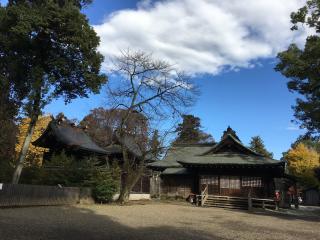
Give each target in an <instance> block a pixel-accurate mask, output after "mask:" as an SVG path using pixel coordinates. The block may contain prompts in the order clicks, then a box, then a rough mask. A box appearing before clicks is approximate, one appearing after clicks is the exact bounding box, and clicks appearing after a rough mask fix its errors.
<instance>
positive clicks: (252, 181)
mask: <svg viewBox="0 0 320 240" xmlns="http://www.w3.org/2000/svg"><path fill="white" fill-rule="evenodd" d="M241 184H242V186H243V187H262V178H261V177H242V181H241Z"/></svg>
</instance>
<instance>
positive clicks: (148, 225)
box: [0, 203, 320, 240]
mask: <svg viewBox="0 0 320 240" xmlns="http://www.w3.org/2000/svg"><path fill="white" fill-rule="evenodd" d="M0 239H1V240H9V239H10V240H15V239H17V240H22V239H23V240H29V239H30V240H31V239H32V240H40V239H43V240H47V239H48V240H51V239H52V240H53V239H54V240H56V239H57V240H58V239H59V240H60V239H77V240H82V239H83V240H84V239H86V240H90V239H103V240H104V239H108V240H109V239H111V240H113V239H119V240H120V239H121V240H126V239H141V240H142V239H143V240H147V239H150V240H151V239H152V240H157V239H168V240H171V239H172V240H179V239H181V240H182V239H183V240H187V239H197V240H203V239H261V240H263V239H277V240H280V239H290V240H292V239H299V240H303V239H308V240H312V239H317V240H319V239H320V217H319V216H316V215H314V216H309V217H305V216H301V215H288V214H284V213H281V214H274V213H271V212H260V213H249V212H246V211H231V210H223V209H217V208H197V207H191V206H179V205H172V204H161V203H157V204H147V205H133V206H104V205H95V206H75V207H36V208H18V209H0Z"/></svg>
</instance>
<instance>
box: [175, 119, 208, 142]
mask: <svg viewBox="0 0 320 240" xmlns="http://www.w3.org/2000/svg"><path fill="white" fill-rule="evenodd" d="M182 118H183V121H182V123H180V124H178V127H177V128H176V132H177V134H178V136H177V138H176V139H175V140H174V142H173V144H180V143H186V144H193V143H206V142H213V141H214V140H213V138H212V136H211V135H210V134H207V133H205V132H203V131H202V130H201V128H202V127H201V124H200V118H198V117H195V116H193V115H183V116H182Z"/></svg>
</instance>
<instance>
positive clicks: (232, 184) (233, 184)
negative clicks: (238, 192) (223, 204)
mask: <svg viewBox="0 0 320 240" xmlns="http://www.w3.org/2000/svg"><path fill="white" fill-rule="evenodd" d="M220 188H229V189H240V178H239V177H228V176H222V177H220Z"/></svg>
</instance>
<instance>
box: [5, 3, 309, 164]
mask: <svg viewBox="0 0 320 240" xmlns="http://www.w3.org/2000/svg"><path fill="white" fill-rule="evenodd" d="M0 2H2V3H3V2H4V1H3V0H0ZM209 2H210V1H209ZM303 2H304V1H303V0H292V1H289V2H288V1H287V0H261V1H256V0H243V1H236V0H229V1H221V0H220V1H218V0H213V1H211V2H210V3H208V1H204V0H198V1H190V0H179V1H178V0H170V1H157V2H154V1H140V2H138V1H134V0H117V1H105V0H95V1H94V3H93V4H92V5H91V6H89V7H88V8H86V9H84V10H83V11H84V13H85V14H87V16H88V18H89V21H90V24H92V25H93V26H94V27H95V29H96V31H97V33H98V34H99V36H100V37H101V46H100V48H99V50H100V51H101V52H102V53H103V54H104V55H105V57H106V59H108V57H109V56H111V55H112V54H116V52H117V51H118V50H119V49H121V48H123V47H130V48H138V49H142V50H145V51H148V52H152V53H153V54H154V55H155V56H156V57H160V58H164V59H166V60H168V61H169V62H172V63H173V64H176V65H177V66H178V67H180V68H181V69H182V70H185V71H187V72H190V73H191V74H193V76H195V77H194V80H195V82H196V83H197V84H198V85H199V86H200V90H201V95H200V96H199V100H198V101H197V103H196V104H195V106H194V107H193V108H192V109H190V110H189V113H191V114H194V115H196V116H199V117H200V118H201V121H202V125H203V127H204V130H205V131H207V132H209V133H211V134H212V135H213V137H214V138H215V139H216V140H219V139H220V137H221V134H222V132H223V131H224V130H225V129H226V128H227V127H228V125H230V126H231V127H232V128H233V129H234V130H235V131H236V132H237V134H238V136H239V137H240V139H241V140H242V141H243V142H244V143H245V144H248V143H249V141H250V138H251V137H252V136H255V135H260V136H261V137H262V139H263V140H264V142H265V145H266V147H267V148H268V150H270V151H272V152H274V154H275V158H277V159H279V158H280V157H281V156H282V152H284V151H286V150H287V149H288V148H289V147H290V144H291V143H292V142H293V141H295V139H296V138H297V137H298V136H299V135H300V134H302V133H303V130H299V129H298V128H297V126H296V125H294V124H292V123H291V120H292V119H294V117H293V111H292V109H291V106H292V105H293V104H294V103H295V98H296V97H297V96H296V95H294V94H293V93H290V92H289V91H288V89H287V87H286V82H287V80H286V79H285V78H284V77H283V76H281V74H280V73H278V72H275V71H274V67H275V64H276V58H275V56H276V53H277V52H279V51H281V50H283V49H285V48H286V47H287V46H288V44H290V43H291V42H296V43H297V44H299V45H302V44H303V41H304V38H305V36H306V34H307V33H306V32H300V33H292V32H291V31H290V25H291V24H290V18H289V16H290V13H291V12H292V11H294V10H296V9H297V8H298V7H300V6H302V4H303ZM270 12H273V14H270ZM274 16H277V17H276V18H275V17H274ZM275 19H276V21H275ZM306 31H307V30H306ZM108 64H109V63H108V61H106V62H105V64H104V67H103V70H104V71H107V68H108V66H109V65H108ZM106 101H107V100H106V95H105V94H104V91H103V90H102V91H101V94H99V95H91V96H90V98H88V99H77V100H74V101H73V102H72V103H71V104H69V105H64V103H63V102H62V101H61V100H56V101H54V102H52V103H51V104H50V105H48V106H47V107H46V108H45V112H46V113H52V114H54V115H55V114H57V113H59V112H64V113H65V114H66V115H67V117H69V118H76V119H78V120H81V119H82V118H83V117H84V116H85V115H86V114H88V113H89V111H90V109H93V108H95V107H99V106H103V105H106V103H107V102H106Z"/></svg>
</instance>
